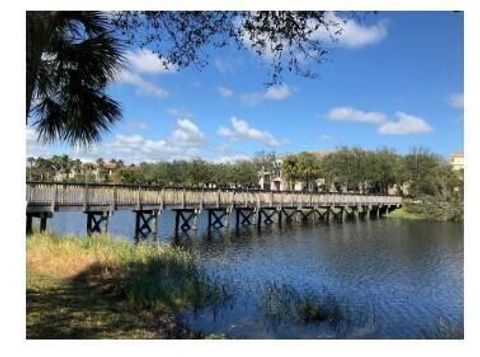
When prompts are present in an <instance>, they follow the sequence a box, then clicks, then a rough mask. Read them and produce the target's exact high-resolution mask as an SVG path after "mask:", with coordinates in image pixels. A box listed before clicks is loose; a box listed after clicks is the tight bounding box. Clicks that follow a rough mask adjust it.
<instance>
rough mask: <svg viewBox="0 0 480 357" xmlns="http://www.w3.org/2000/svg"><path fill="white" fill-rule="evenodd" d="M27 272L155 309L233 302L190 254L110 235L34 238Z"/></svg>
mask: <svg viewBox="0 0 480 357" xmlns="http://www.w3.org/2000/svg"><path fill="white" fill-rule="evenodd" d="M27 272H30V273H35V274H42V275H46V276H50V277H53V278H56V279H66V280H69V281H71V282H73V283H82V284H85V285H87V286H91V287H96V288H101V289H103V290H106V291H109V292H114V293H116V294H118V295H121V296H123V297H125V298H126V299H127V301H128V302H129V303H131V304H133V305H134V306H137V307H143V308H147V309H151V310H165V309H171V310H178V309H184V308H191V307H194V308H197V307H202V306H206V305H210V304H217V303H220V302H221V301H222V300H223V299H226V298H228V297H229V288H228V286H225V284H222V283H220V282H219V280H217V279H214V278H212V277H210V276H209V275H208V274H207V273H206V272H205V271H203V270H202V269H200V268H199V267H197V265H196V264H195V262H194V259H193V257H192V255H191V254H189V253H188V252H186V251H184V250H182V249H180V248H176V247H172V246H169V245H166V244H165V245H162V244H140V245H136V246H135V245H133V244H132V243H131V242H128V241H126V240H121V239H115V238H111V237H109V236H98V235H97V236H91V237H89V236H82V237H78V236H58V235H55V234H52V233H48V234H35V235H32V236H30V237H29V238H28V239H27Z"/></svg>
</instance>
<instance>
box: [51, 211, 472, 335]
mask: <svg viewBox="0 0 480 357" xmlns="http://www.w3.org/2000/svg"><path fill="white" fill-rule="evenodd" d="M173 222H174V216H173V214H172V213H171V212H168V211H167V212H165V213H164V214H163V215H162V216H161V217H160V220H159V239H160V240H162V241H167V242H169V243H171V244H175V245H180V246H183V247H185V248H187V249H189V250H191V251H192V252H193V253H194V254H195V257H196V259H197V260H198V261H199V263H200V264H201V265H202V266H203V267H204V268H205V269H207V270H208V271H209V272H210V273H211V274H215V275H218V276H220V277H222V278H224V279H228V280H229V281H231V283H232V285H233V286H235V298H234V299H232V301H230V302H229V303H228V304H226V305H225V306H221V307H217V308H215V309H206V310H202V311H196V312H191V313H188V314H185V316H184V319H185V321H186V322H187V324H188V325H189V326H191V327H192V328H194V329H198V330H201V331H203V332H205V333H217V334H222V333H223V334H227V335H229V336H232V337H246V338H272V337H275V338H335V337H348V338H378V337H380V338H382V337H386V338H418V337H437V331H438V329H439V326H440V327H441V326H447V330H448V328H452V329H456V330H460V331H461V332H462V333H463V226H462V225H460V224H455V223H448V222H427V221H401V220H393V219H382V220H379V221H377V220H372V221H364V222H363V221H361V222H358V221H352V222H346V223H345V224H337V223H330V224H320V223H317V224H315V223H312V222H308V223H306V224H304V225H298V224H285V223H284V224H283V225H282V226H281V227H279V226H278V225H277V224H273V225H269V226H264V227H262V229H261V230H257V229H256V227H255V226H245V227H239V228H238V229H235V225H234V224H233V222H231V224H230V228H229V229H224V230H218V231H216V230H213V231H211V232H210V233H208V232H207V229H206V227H205V222H206V219H205V217H202V216H201V217H200V218H199V220H198V229H197V230H196V231H190V232H189V233H187V234H179V235H177V236H175V235H174V234H173V231H174V227H173V224H174V223H173ZM51 227H53V229H54V230H56V231H61V232H73V233H80V234H83V233H84V232H85V217H83V215H82V214H81V213H78V212H77V213H57V214H55V216H54V218H53V220H52V224H51ZM109 228H110V230H111V233H112V234H114V235H120V236H123V237H127V238H128V239H130V238H129V237H133V234H134V232H133V230H134V215H133V214H132V213H130V212H126V211H125V212H122V211H119V212H116V213H115V215H114V216H113V217H112V220H111V222H110V224H109ZM271 282H281V283H282V284H288V285H289V286H292V287H293V288H294V289H296V290H297V291H300V292H303V291H307V290H311V291H316V292H328V293H330V294H333V295H334V296H335V297H336V299H337V300H338V302H339V304H341V305H342V307H343V308H344V309H345V311H347V312H348V321H345V322H343V323H339V324H337V325H336V326H332V325H331V324H328V323H323V322H322V323H313V324H312V323H310V324H299V323H293V322H292V323H289V322H288V321H275V322H273V321H270V320H269V319H268V318H265V314H264V311H262V307H261V303H260V299H259V297H260V296H261V292H262V291H263V290H262V289H264V287H265V286H266V284H268V283H271Z"/></svg>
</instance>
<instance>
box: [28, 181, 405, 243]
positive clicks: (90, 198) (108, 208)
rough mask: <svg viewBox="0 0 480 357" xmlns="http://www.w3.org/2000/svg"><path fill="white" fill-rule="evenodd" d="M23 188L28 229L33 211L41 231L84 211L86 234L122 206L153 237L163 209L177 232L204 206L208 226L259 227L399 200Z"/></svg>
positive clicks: (140, 234) (370, 214)
mask: <svg viewBox="0 0 480 357" xmlns="http://www.w3.org/2000/svg"><path fill="white" fill-rule="evenodd" d="M26 194H27V197H26V201H27V207H26V213H27V234H29V233H31V232H32V219H33V218H34V217H37V218H39V219H40V231H44V230H45V229H46V225H47V219H48V218H50V217H52V215H53V213H54V212H57V211H71V210H81V211H83V212H84V213H85V214H86V216H87V233H88V234H92V233H101V232H106V231H107V229H108V219H109V217H110V215H111V212H112V211H115V210H122V209H123V210H132V211H134V212H135V213H136V222H135V238H136V239H145V238H148V237H151V236H153V237H156V234H157V227H158V225H157V223H158V216H159V214H161V213H162V212H163V211H164V210H166V209H171V210H173V211H175V232H176V233H178V232H179V231H183V232H184V231H188V230H190V229H195V228H196V222H197V217H198V215H199V213H200V212H201V211H202V210H205V211H207V212H208V229H209V230H210V229H212V228H213V229H218V228H223V227H226V226H228V222H229V220H228V218H229V215H230V214H231V213H235V218H236V219H235V224H236V227H238V226H241V225H249V224H257V227H258V228H260V227H261V225H262V224H272V223H274V222H277V223H279V224H282V222H283V221H284V220H285V222H287V223H288V222H292V221H293V220H295V219H296V220H298V219H301V220H307V219H312V220H314V221H315V220H318V221H321V222H330V221H336V222H343V221H345V220H346V219H369V218H379V217H380V216H382V215H385V214H388V212H389V211H391V210H393V209H395V208H397V207H399V206H400V205H401V203H402V198H401V197H400V196H380V195H360V194H341V193H316V192H315V193H314V192H312V193H309V192H296V191H261V190H250V191H248V190H237V189H222V190H218V189H194V188H172V187H154V186H132V185H109V184H70V183H54V182H27V190H26Z"/></svg>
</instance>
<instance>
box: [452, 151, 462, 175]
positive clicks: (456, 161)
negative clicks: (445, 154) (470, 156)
mask: <svg viewBox="0 0 480 357" xmlns="http://www.w3.org/2000/svg"><path fill="white" fill-rule="evenodd" d="M450 165H451V166H452V169H453V170H455V171H460V170H463V152H454V153H452V155H450Z"/></svg>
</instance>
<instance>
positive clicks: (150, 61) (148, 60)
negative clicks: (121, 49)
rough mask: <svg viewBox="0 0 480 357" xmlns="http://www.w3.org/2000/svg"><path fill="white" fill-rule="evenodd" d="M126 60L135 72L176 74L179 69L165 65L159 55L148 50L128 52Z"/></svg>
mask: <svg viewBox="0 0 480 357" xmlns="http://www.w3.org/2000/svg"><path fill="white" fill-rule="evenodd" d="M125 58H126V59H127V60H128V66H129V67H130V69H131V70H132V71H133V72H140V73H174V72H175V71H177V67H176V66H174V65H172V64H168V63H164V62H163V61H162V60H160V58H159V57H158V55H156V54H155V53H153V52H152V51H150V50H147V49H138V50H136V51H127V53H126V54H125Z"/></svg>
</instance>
